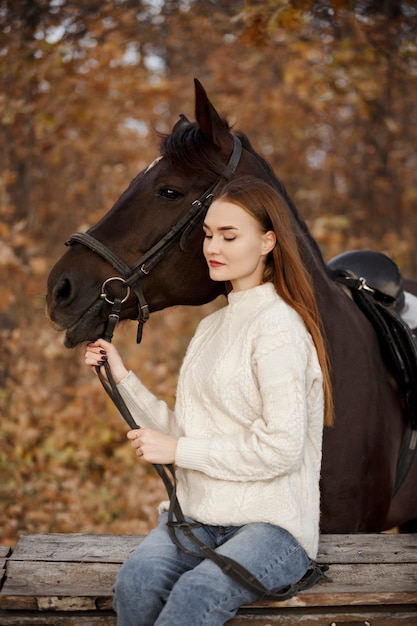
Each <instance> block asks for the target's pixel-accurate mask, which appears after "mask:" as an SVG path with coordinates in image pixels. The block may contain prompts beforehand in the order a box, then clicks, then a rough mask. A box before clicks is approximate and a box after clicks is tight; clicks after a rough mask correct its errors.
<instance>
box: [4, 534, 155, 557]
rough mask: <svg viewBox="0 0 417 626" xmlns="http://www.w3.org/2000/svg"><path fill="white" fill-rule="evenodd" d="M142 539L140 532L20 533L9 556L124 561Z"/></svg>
mask: <svg viewBox="0 0 417 626" xmlns="http://www.w3.org/2000/svg"><path fill="white" fill-rule="evenodd" d="M143 539H144V537H143V535H85V534H81V533H71V534H59V533H55V534H53V533H51V534H49V535H22V536H21V537H20V538H19V540H18V542H17V545H16V547H15V549H14V551H13V555H12V556H11V560H13V561H27V560H31V561H62V562H64V561H69V562H76V561H79V562H92V563H95V562H103V563H123V562H124V561H125V560H126V559H127V557H128V556H129V554H130V552H131V551H132V550H134V549H135V548H136V547H137V546H138V545H139V544H140V542H141V541H142V540H143Z"/></svg>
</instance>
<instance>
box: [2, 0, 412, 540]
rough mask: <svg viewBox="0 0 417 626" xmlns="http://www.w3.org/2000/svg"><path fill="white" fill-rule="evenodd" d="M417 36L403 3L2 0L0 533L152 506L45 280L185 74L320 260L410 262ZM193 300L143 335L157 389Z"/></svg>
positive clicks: (99, 526) (126, 515)
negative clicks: (70, 346) (369, 251)
mask: <svg viewBox="0 0 417 626" xmlns="http://www.w3.org/2000/svg"><path fill="white" fill-rule="evenodd" d="M416 36H417V2H416V0H403V1H402V2H398V1H396V0H356V1H354V0H333V1H332V0H300V1H296V0H294V1H290V0H268V1H264V0H262V1H260V0H259V1H256V0H247V1H246V2H244V1H241V0H239V1H238V0H229V1H228V2H221V1H220V0H218V1H217V0H176V1H175V0H141V1H137V0H113V1H111V0H13V1H12V0H11V1H10V2H7V1H5V0H0V85H1V89H0V141H1V145H2V148H3V149H2V151H1V153H0V163H1V167H0V280H1V283H2V286H1V288H2V298H1V299H0V328H1V330H0V333H1V334H0V340H1V342H2V343H1V364H0V368H1V371H0V374H1V380H0V409H1V413H2V422H1V425H0V428H1V432H2V439H3V445H2V450H1V452H0V471H1V475H0V485H1V486H0V489H1V493H0V496H1V502H2V504H1V505H0V506H4V507H5V511H6V512H7V513H5V514H4V515H1V517H2V518H3V519H7V520H8V521H7V523H6V525H5V528H4V529H1V530H0V539H1V538H3V539H4V540H7V541H10V542H13V541H14V540H15V538H16V536H17V534H18V532H21V531H30V532H39V531H45V530H46V531H53V530H63V531H71V530H80V525H81V529H84V530H86V529H89V530H92V529H93V530H98V531H100V532H101V531H109V530H110V531H111V532H123V531H128V532H129V531H132V530H133V529H137V528H138V526H137V525H135V524H137V522H136V521H135V520H136V519H137V517H138V515H139V516H140V515H142V518H143V519H144V520H145V521H144V522H143V524H144V525H143V526H139V530H146V528H147V524H148V522H149V523H152V521H153V519H154V514H153V513H151V512H150V509H149V507H148V508H146V507H147V505H146V503H145V500H144V498H145V495H144V493H142V494H141V497H140V499H139V500H140V501H139V504H138V502H137V491H136V486H132V485H131V482H132V481H131V480H130V479H128V478H127V477H128V476H129V477H130V476H131V473H132V467H134V468H135V471H136V472H139V473H140V476H141V480H142V481H144V480H145V479H147V477H148V473H147V472H146V471H145V470H144V469H143V468H140V470H139V469H138V466H137V464H136V463H135V462H134V460H133V461H132V459H131V455H130V454H129V452H130V451H128V453H126V444H125V443H124V432H123V428H121V427H120V426H121V425H120V424H119V421H118V420H119V418H118V417H117V416H116V415H114V413H112V410H111V408H110V407H109V406H108V404H107V402H106V400H105V399H104V398H103V395H102V392H101V390H99V389H98V387H97V385H96V383H95V381H93V382H92V378H91V376H90V375H89V373H88V372H87V373H85V371H84V370H85V368H83V367H80V359H79V358H78V356H77V358H75V357H74V353H72V352H68V351H65V350H64V349H63V347H62V338H61V337H60V336H59V335H56V334H54V333H53V331H52V330H51V329H50V328H49V326H48V323H47V321H46V320H45V318H44V313H43V306H44V303H43V293H44V291H45V280H46V275H47V273H48V269H49V268H50V267H51V265H52V264H53V262H54V261H55V260H56V258H57V257H58V256H59V255H60V254H61V253H62V252H63V246H62V244H63V242H64V241H65V239H66V238H67V237H68V235H69V234H71V233H72V232H74V231H75V230H78V229H85V228H86V227H87V226H88V225H89V224H92V223H94V222H95V221H96V220H97V219H99V217H100V216H101V215H102V214H103V213H104V212H105V211H107V210H108V209H109V208H110V207H111V205H112V204H113V202H114V201H115V200H116V199H117V197H118V196H119V195H120V193H121V192H122V190H123V189H124V188H125V187H126V186H127V184H128V182H129V181H130V179H131V178H132V177H133V176H134V175H135V174H136V173H137V172H138V171H139V170H141V169H142V168H143V167H144V166H145V165H146V164H147V163H149V162H150V161H151V160H152V159H153V158H154V157H155V156H156V154H157V143H158V137H157V133H164V132H168V131H169V130H170V129H171V127H172V125H173V123H174V122H175V121H176V119H177V117H178V114H179V113H180V112H183V113H185V114H186V115H187V116H188V117H189V118H192V111H193V83H192V78H193V77H194V76H196V77H198V78H199V79H200V80H201V81H202V82H203V84H204V86H205V87H206V89H207V91H208V93H209V95H210V97H211V98H212V100H213V102H214V104H215V105H216V107H217V108H218V109H219V110H220V111H222V112H224V113H225V114H227V115H228V117H229V119H230V121H231V122H232V123H234V124H235V125H236V126H239V128H240V129H241V130H243V131H244V132H246V133H247V134H248V136H249V137H250V139H251V140H252V141H253V143H254V145H255V146H256V147H257V149H259V151H260V152H261V153H262V154H263V155H264V156H265V157H266V158H267V159H268V161H269V162H270V163H271V165H272V166H273V168H274V170H275V171H276V173H277V174H278V176H279V177H280V178H281V179H282V180H283V181H284V182H285V183H286V185H287V187H288V189H289V192H290V195H292V197H293V198H294V200H295V202H296V204H297V206H298V208H299V210H300V212H301V214H302V215H303V216H304V217H305V218H306V220H307V222H308V224H309V226H310V228H311V229H312V232H313V234H314V235H315V236H316V238H317V240H318V242H319V244H320V246H321V248H322V250H323V253H324V255H325V257H326V258H329V257H331V256H333V255H334V254H337V253H339V252H341V251H342V250H344V249H349V248H358V247H368V248H374V249H379V250H381V251H384V252H386V253H388V254H389V255H391V256H392V257H393V258H394V259H395V260H396V261H397V263H398V264H399V265H400V267H401V268H402V269H403V271H404V272H405V273H406V274H408V275H414V276H415V275H417V256H416V246H415V239H416V231H417V212H416V209H415V205H416V194H417V180H416V178H417V167H416V165H417V163H416V160H417V157H416V152H415V146H416V143H417V142H416V139H417V137H416V135H417V124H416V122H417V119H416V118H417V105H416V102H417V81H416V80H415V79H416V75H417V40H416ZM199 315H201V312H199V311H197V312H194V313H189V312H188V313H187V312H184V311H177V312H169V313H167V314H166V315H165V316H164V314H158V315H157V316H155V321H153V322H151V324H150V328H149V329H147V331H148V336H147V337H145V342H144V344H143V345H142V346H141V348H140V356H141V362H142V365H141V367H142V372H143V373H144V377H145V379H146V380H147V382H148V383H149V385H150V386H151V387H152V388H153V389H154V390H155V391H157V392H158V393H159V395H162V397H165V398H166V399H168V400H172V396H173V393H174V389H175V376H176V371H177V367H178V363H179V361H180V359H181V357H182V354H183V351H184V349H185V345H186V343H187V340H188V337H189V335H190V333H191V332H192V328H193V325H194V324H195V323H196V319H197V317H198V316H199ZM120 332H121V337H122V341H125V344H126V347H125V349H126V353H127V358H130V359H131V361H132V363H133V364H134V365H135V358H137V357H135V356H134V354H133V348H131V347H129V346H130V344H131V341H132V338H131V337H130V336H129V335H128V331H120ZM123 333H125V335H124V334H123ZM103 415H106V416H107V415H110V417H109V418H108V421H107V417H106V421H105V422H104V420H103ZM87 416H88V423H86V420H87ZM103 424H105V426H104V425H103ZM22 433H24V437H22ZM116 463H117V468H116V469H115V466H116ZM149 480H151V479H149ZM127 483H129V486H128V487H127V486H126V484H127ZM142 484H143V482H142ZM155 485H156V484H155ZM152 489H155V490H156V491H155V493H153V491H152ZM152 489H150V490H149V489H148V492H150V493H151V496H150V497H151V500H152V504H153V503H154V500H155V501H157V500H158V497H159V494H160V492H159V491H158V490H159V487H157V486H155V487H153V488H152ZM16 493H18V494H19V497H18V498H17V499H16ZM152 494H153V495H152ZM138 507H139V511H141V513H138ZM151 508H152V507H151ZM145 510H146V511H147V512H146V514H145V513H144V511H145ZM152 510H153V509H152ZM74 511H76V521H77V525H76V527H75V526H74V520H73V515H74ZM69 512H72V513H71V514H70V513H69ZM129 524H131V525H129Z"/></svg>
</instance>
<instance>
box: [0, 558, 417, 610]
mask: <svg viewBox="0 0 417 626" xmlns="http://www.w3.org/2000/svg"><path fill="white" fill-rule="evenodd" d="M119 567H120V565H119V564H116V563H108V564H103V563H86V562H84V563H82V565H80V564H79V563H45V562H39V561H37V562H36V561H29V562H22V561H10V562H9V567H8V570H7V580H6V582H5V584H4V586H3V589H2V591H1V593H0V608H2V609H10V608H15V609H24V610H46V609H54V610H61V611H66V610H75V609H77V610H80V611H86V610H94V609H96V608H99V607H101V608H110V606H111V595H112V592H111V588H112V585H113V582H114V580H115V577H116V574H117V571H118V570H119ZM81 568H82V569H81ZM81 572H82V575H80V574H81ZM329 574H330V576H331V582H329V583H326V582H324V583H319V584H317V585H315V586H314V587H312V588H311V589H309V590H307V591H305V592H303V593H301V594H299V595H298V596H295V597H294V598H291V599H289V600H287V601H285V602H279V603H277V602H271V601H265V602H259V603H257V605H258V606H262V607H294V606H306V605H308V606H341V605H346V604H349V605H355V604H361V605H366V604H369V605H378V604H387V603H390V604H416V605H417V568H416V566H415V564H413V563H411V564H410V563H405V564H402V565H398V564H382V565H381V564H355V565H346V564H336V565H332V566H331V569H330V573H329Z"/></svg>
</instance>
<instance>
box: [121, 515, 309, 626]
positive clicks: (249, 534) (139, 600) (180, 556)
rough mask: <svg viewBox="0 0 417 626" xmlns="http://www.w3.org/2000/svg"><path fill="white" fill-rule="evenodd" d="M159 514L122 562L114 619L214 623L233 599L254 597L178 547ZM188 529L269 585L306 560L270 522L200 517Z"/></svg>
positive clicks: (154, 624) (135, 625) (232, 606)
mask: <svg viewBox="0 0 417 626" xmlns="http://www.w3.org/2000/svg"><path fill="white" fill-rule="evenodd" d="M166 521H167V516H166V514H165V513H164V514H162V515H161V517H160V519H159V524H158V526H157V528H155V529H154V530H152V531H151V532H150V533H149V535H148V536H147V537H146V538H145V539H144V540H143V541H142V543H141V544H140V545H139V546H138V547H137V548H136V550H134V552H132V554H131V555H130V556H129V558H128V560H127V561H126V562H125V563H124V564H123V565H122V568H121V570H120V572H119V574H118V576H117V579H116V583H115V587H114V593H115V595H114V601H113V607H114V609H115V611H116V613H117V624H118V626H203V625H204V626H221V625H222V624H224V623H225V622H227V621H228V620H230V619H231V618H232V617H233V616H234V615H235V614H236V612H237V610H238V608H239V606H241V605H242V604H248V603H250V602H253V601H254V600H256V596H255V595H254V594H253V593H251V592H249V591H247V590H246V589H244V588H243V587H241V586H240V585H239V584H238V583H236V582H234V580H232V578H230V577H229V576H227V574H224V573H223V572H222V570H221V569H220V568H219V567H218V566H217V565H216V564H215V563H213V562H212V561H211V560H210V559H207V558H204V556H202V557H199V556H198V557H197V556H190V555H187V554H185V553H184V552H183V551H181V550H179V549H178V548H177V547H176V546H175V545H174V544H173V543H172V541H171V538H170V536H169V533H168V529H167V527H166ZM189 521H192V520H189ZM193 533H194V534H195V535H196V536H198V537H199V538H200V540H202V541H203V542H204V543H206V545H209V546H210V547H211V548H212V549H213V550H216V551H218V552H219V553H221V554H224V555H226V556H229V557H231V558H233V559H235V561H237V562H238V563H240V564H241V565H243V566H244V567H245V568H246V569H248V570H249V571H250V572H252V574H254V575H255V576H256V577H257V578H258V579H259V580H260V581H261V582H262V583H263V585H264V586H265V587H267V588H268V589H269V590H271V591H272V590H277V589H279V588H281V587H285V586H287V585H290V584H293V583H295V582H297V581H298V580H300V578H302V577H303V576H304V574H305V573H306V571H307V569H308V567H309V565H310V559H309V557H308V556H307V554H306V552H305V551H304V549H303V548H302V547H301V546H300V544H299V543H298V542H297V541H296V540H295V539H294V537H293V536H292V535H291V534H290V533H288V532H287V531H286V530H283V529H282V528H279V527H278V526H273V525H272V524H263V523H254V524H247V525H245V526H231V527H223V526H208V525H202V526H201V527H199V528H196V529H194V530H193ZM177 534H178V538H179V539H180V541H181V543H183V544H184V546H185V547H186V548H188V549H191V550H192V551H193V552H198V549H197V548H196V547H195V546H194V545H193V544H192V543H191V542H190V541H189V540H188V539H187V538H186V537H185V536H184V534H183V533H182V532H181V531H177Z"/></svg>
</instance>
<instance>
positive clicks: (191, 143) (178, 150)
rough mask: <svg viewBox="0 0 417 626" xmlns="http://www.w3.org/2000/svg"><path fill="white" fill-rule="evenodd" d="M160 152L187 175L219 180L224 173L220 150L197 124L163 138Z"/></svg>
mask: <svg viewBox="0 0 417 626" xmlns="http://www.w3.org/2000/svg"><path fill="white" fill-rule="evenodd" d="M160 151H161V155H162V156H163V157H164V158H165V159H167V160H168V161H169V162H170V163H172V165H173V167H174V168H175V169H178V170H179V171H181V172H183V173H184V174H187V175H191V174H192V175H194V176H198V177H201V178H203V179H204V178H218V177H220V176H221V175H222V173H223V172H224V158H222V155H221V150H220V148H216V146H213V143H212V142H210V141H208V140H207V139H206V138H205V137H204V135H203V133H202V132H201V130H200V129H199V128H198V125H197V124H190V125H189V126H187V127H186V128H182V129H181V130H179V131H177V132H174V133H172V134H170V135H166V136H165V137H163V139H162V141H161V144H160Z"/></svg>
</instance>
